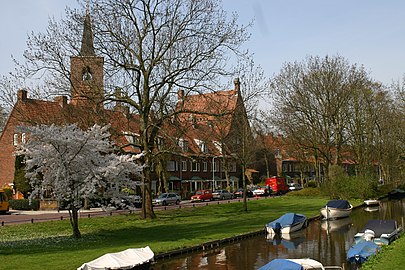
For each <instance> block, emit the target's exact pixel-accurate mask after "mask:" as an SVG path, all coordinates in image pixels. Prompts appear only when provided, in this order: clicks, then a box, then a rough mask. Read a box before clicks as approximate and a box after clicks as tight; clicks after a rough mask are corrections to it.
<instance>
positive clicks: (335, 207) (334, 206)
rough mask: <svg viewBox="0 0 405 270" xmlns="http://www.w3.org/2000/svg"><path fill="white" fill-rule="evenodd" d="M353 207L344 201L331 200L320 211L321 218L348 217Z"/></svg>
mask: <svg viewBox="0 0 405 270" xmlns="http://www.w3.org/2000/svg"><path fill="white" fill-rule="evenodd" d="M352 209H353V206H352V205H351V204H350V203H349V202H348V201H346V200H331V201H329V202H328V203H327V204H326V206H325V207H324V208H322V209H321V216H322V217H323V218H325V219H337V218H343V217H348V216H349V215H350V214H351V213H352Z"/></svg>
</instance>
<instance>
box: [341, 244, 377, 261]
mask: <svg viewBox="0 0 405 270" xmlns="http://www.w3.org/2000/svg"><path fill="white" fill-rule="evenodd" d="M380 250H381V247H379V246H378V245H377V244H376V243H374V242H371V241H363V242H360V243H358V244H355V245H353V246H351V247H350V249H349V251H348V252H347V260H348V261H349V262H351V263H364V262H365V261H367V259H368V257H370V256H371V255H374V254H376V253H377V251H380Z"/></svg>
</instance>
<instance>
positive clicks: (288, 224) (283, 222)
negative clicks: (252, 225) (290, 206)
mask: <svg viewBox="0 0 405 270" xmlns="http://www.w3.org/2000/svg"><path fill="white" fill-rule="evenodd" d="M307 225H308V220H307V217H306V216H304V215H301V214H296V213H287V214H284V215H282V216H281V217H279V218H278V219H276V220H274V221H272V222H269V223H268V224H266V226H265V228H266V232H267V233H269V234H276V233H281V234H288V233H292V232H296V231H298V230H301V229H302V228H304V227H306V226H307Z"/></svg>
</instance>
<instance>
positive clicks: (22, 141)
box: [21, 133, 26, 143]
mask: <svg viewBox="0 0 405 270" xmlns="http://www.w3.org/2000/svg"><path fill="white" fill-rule="evenodd" d="M25 142H26V138H25V133H23V134H21V143H25Z"/></svg>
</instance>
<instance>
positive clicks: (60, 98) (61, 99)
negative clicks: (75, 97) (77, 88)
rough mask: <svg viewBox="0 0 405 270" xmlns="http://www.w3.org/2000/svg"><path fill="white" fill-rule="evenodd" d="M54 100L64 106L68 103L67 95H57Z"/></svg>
mask: <svg viewBox="0 0 405 270" xmlns="http://www.w3.org/2000/svg"><path fill="white" fill-rule="evenodd" d="M54 101H55V102H57V103H59V106H61V107H62V108H64V107H65V106H66V105H67V97H66V96H57V97H55V98H54Z"/></svg>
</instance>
